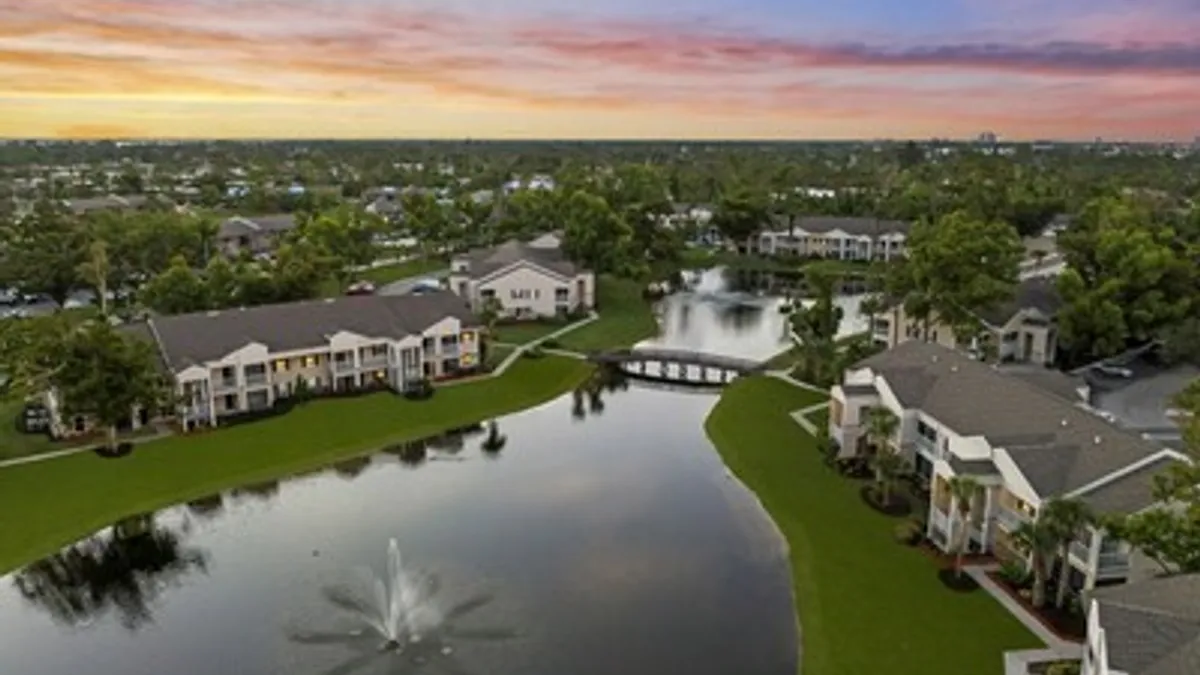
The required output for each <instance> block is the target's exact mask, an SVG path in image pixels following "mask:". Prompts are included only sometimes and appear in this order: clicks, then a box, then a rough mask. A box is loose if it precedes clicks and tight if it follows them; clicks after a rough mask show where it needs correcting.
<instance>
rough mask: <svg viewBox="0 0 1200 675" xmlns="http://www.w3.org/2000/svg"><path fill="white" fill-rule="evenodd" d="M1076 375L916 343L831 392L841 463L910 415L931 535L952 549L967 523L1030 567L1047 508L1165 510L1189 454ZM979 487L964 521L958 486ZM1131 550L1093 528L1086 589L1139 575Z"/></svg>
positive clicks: (912, 449) (1084, 553) (909, 449)
mask: <svg viewBox="0 0 1200 675" xmlns="http://www.w3.org/2000/svg"><path fill="white" fill-rule="evenodd" d="M1084 398H1085V392H1084V391H1080V385H1079V383H1078V382H1076V381H1074V380H1073V379H1072V378H1069V377H1068V376H1066V375H1063V374H1061V373H1055V372H1052V371H1046V370H1043V369H1022V370H1017V371H1009V370H1002V369H999V368H997V367H995V366H991V365H988V364H985V363H981V362H979V361H976V360H974V359H972V358H970V357H969V356H967V355H966V354H963V353H962V352H959V351H956V350H953V349H949V348H947V347H944V346H942V345H939V344H935V343H928V342H922V341H918V340H911V341H907V342H903V343H901V344H900V345H898V346H896V347H894V348H892V349H890V350H888V351H886V352H882V353H880V354H877V355H875V356H872V357H870V358H867V359H865V360H864V361H862V362H860V363H858V364H856V365H855V366H854V367H852V368H850V369H849V370H847V371H846V372H845V374H844V377H843V380H842V382H841V384H838V385H836V386H834V387H833V388H832V390H831V395H830V413H829V434H830V437H831V438H832V440H833V441H834V442H835V443H836V444H837V445H838V447H839V448H840V449H839V456H840V457H853V456H856V455H859V454H860V453H864V452H867V451H868V448H867V439H866V434H867V419H868V412H869V410H870V409H872V408H878V407H883V408H886V409H888V410H890V411H891V412H892V413H893V414H895V415H896V417H897V418H898V419H899V421H900V424H899V426H898V429H897V431H896V433H895V435H894V436H893V437H892V438H891V439H889V445H890V446H891V448H892V449H893V450H894V451H896V452H899V453H900V454H901V455H902V456H903V457H904V458H905V459H907V460H908V462H909V465H910V467H911V468H912V471H913V473H914V474H915V475H916V477H917V480H918V481H919V484H921V485H922V486H923V487H924V488H925V489H926V490H927V491H928V493H929V495H930V500H929V501H930V504H929V512H928V519H927V523H928V530H927V535H928V536H929V538H930V540H931V541H933V542H934V543H935V544H936V545H937V546H939V547H940V548H942V549H943V550H947V551H949V550H951V549H952V547H953V546H954V544H955V542H956V541H957V540H958V539H959V537H960V535H961V534H962V533H963V529H962V528H966V534H967V539H968V541H969V542H970V544H971V547H972V548H973V549H974V550H976V551H980V552H986V553H991V554H994V555H996V556H997V557H1000V558H1002V559H1015V560H1022V561H1026V562H1028V561H1027V560H1026V558H1025V555H1024V554H1023V553H1022V552H1021V551H1020V549H1019V548H1018V547H1017V546H1015V545H1014V543H1013V533H1014V532H1015V531H1016V529H1017V528H1018V527H1020V525H1021V523H1023V522H1025V521H1028V520H1031V519H1036V518H1037V516H1038V512H1039V510H1040V509H1041V508H1042V507H1043V506H1044V505H1045V504H1046V503H1047V501H1049V500H1051V499H1055V498H1077V499H1080V500H1082V501H1083V502H1085V503H1086V504H1087V505H1088V506H1090V507H1091V508H1092V510H1093V511H1095V512H1096V513H1098V514H1101V515H1106V514H1123V513H1132V512H1136V511H1139V510H1142V509H1147V508H1154V507H1156V504H1155V501H1154V498H1153V494H1152V487H1153V483H1154V479H1155V477H1156V476H1157V475H1159V474H1160V473H1162V472H1163V471H1166V470H1167V469H1168V468H1169V467H1171V466H1172V465H1174V464H1176V463H1178V462H1186V461H1188V460H1187V457H1186V456H1185V455H1183V454H1181V453H1179V452H1176V451H1174V450H1171V449H1168V448H1165V447H1162V446H1160V445H1159V444H1157V443H1156V442H1154V441H1152V440H1150V439H1148V438H1144V437H1142V436H1141V435H1139V434H1137V433H1134V432H1131V431H1128V430H1125V429H1122V428H1120V427H1117V426H1115V425H1113V424H1111V423H1109V422H1108V421H1106V420H1104V419H1103V418H1101V417H1100V416H1099V415H1097V414H1096V413H1095V412H1094V411H1092V410H1091V409H1090V408H1089V407H1088V406H1087V404H1086V402H1085V400H1084ZM955 476H971V477H972V478H974V479H975V480H976V482H977V483H978V484H979V485H980V488H979V490H978V492H977V493H976V494H975V495H974V498H973V500H972V504H971V508H970V516H969V517H968V518H967V519H965V520H966V522H963V519H962V518H961V517H960V516H959V515H958V514H959V509H958V508H957V504H955V502H954V498H953V497H952V495H951V492H950V489H949V485H950V480H951V479H952V478H953V477H955ZM1130 553H1131V551H1130V549H1129V546H1128V545H1127V544H1126V543H1124V542H1122V541H1119V540H1117V539H1115V538H1113V537H1111V536H1108V535H1107V533H1105V532H1104V531H1103V530H1102V529H1100V528H1097V527H1089V528H1088V529H1087V531H1086V532H1084V533H1081V536H1080V538H1079V540H1078V541H1076V542H1075V543H1074V544H1073V545H1072V546H1071V547H1070V553H1069V560H1070V564H1071V566H1072V568H1073V569H1074V573H1073V582H1074V583H1075V584H1076V586H1077V587H1081V588H1092V587H1094V586H1095V585H1096V584H1098V583H1106V582H1115V581H1121V580H1125V579H1127V578H1129V575H1130V568H1131V556H1130Z"/></svg>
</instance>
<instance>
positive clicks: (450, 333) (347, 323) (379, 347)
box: [129, 292, 480, 430]
mask: <svg viewBox="0 0 1200 675" xmlns="http://www.w3.org/2000/svg"><path fill="white" fill-rule="evenodd" d="M129 329H130V330H133V331H136V332H137V333H138V334H140V335H141V336H142V337H144V338H145V339H147V340H151V341H153V343H154V344H155V345H157V347H158V351H159V354H160V356H161V358H162V363H163V367H164V369H165V370H166V371H167V372H168V373H169V374H170V376H171V378H172V379H173V380H174V382H175V385H176V393H177V395H178V397H179V400H180V404H179V406H178V410H177V414H178V420H179V422H180V424H181V425H182V426H183V427H184V429H185V430H187V429H192V428H195V427H198V426H213V425H217V424H219V423H220V420H221V419H222V418H223V417H227V416H231V415H238V414H240V413H245V412H250V411H257V410H262V409H266V408H269V407H271V406H273V405H274V404H275V402H276V400H277V399H282V398H287V397H290V396H292V395H294V394H295V393H296V391H297V389H298V388H307V389H308V390H310V391H313V392H315V393H321V392H342V391H350V390H356V389H362V388H371V387H387V388H391V389H393V390H396V391H403V390H405V389H406V388H408V387H410V386H411V385H413V384H414V383H416V382H418V381H420V380H423V379H441V378H448V377H453V376H456V375H459V374H464V373H470V372H472V371H474V370H475V369H476V368H478V367H479V365H480V361H479V331H480V326H479V325H478V320H477V319H476V318H475V316H474V315H473V314H472V313H471V312H470V310H469V309H468V308H467V306H466V305H465V303H463V302H462V300H461V299H460V298H458V297H457V296H455V295H454V294H452V293H448V292H438V293H427V294H422V295H404V296H357V297H339V298H330V299H327V300H315V301H308V302H297V303H287V304H279V305H265V306H261V307H250V308H245V309H233V310H223V311H218V312H199V313H194V314H183V315H178V316H166V317H156V318H152V319H149V320H147V321H145V322H143V323H138V324H131V325H130V326H129Z"/></svg>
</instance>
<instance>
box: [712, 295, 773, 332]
mask: <svg viewBox="0 0 1200 675" xmlns="http://www.w3.org/2000/svg"><path fill="white" fill-rule="evenodd" d="M762 318H763V308H762V307H760V306H758V305H750V304H745V303H740V302H737V303H733V304H730V305H726V306H724V307H722V308H721V309H720V310H719V311H718V312H717V320H718V321H720V322H721V323H722V324H725V325H726V326H730V327H732V328H733V330H734V331H737V332H741V331H745V330H752V329H754V328H757V327H758V324H760V323H762Z"/></svg>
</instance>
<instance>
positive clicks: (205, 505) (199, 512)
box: [186, 492, 225, 520]
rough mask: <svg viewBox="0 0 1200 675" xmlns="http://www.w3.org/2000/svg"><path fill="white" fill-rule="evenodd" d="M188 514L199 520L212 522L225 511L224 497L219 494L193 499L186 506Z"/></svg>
mask: <svg viewBox="0 0 1200 675" xmlns="http://www.w3.org/2000/svg"><path fill="white" fill-rule="evenodd" d="M186 506H187V510H188V513H191V514H192V515H193V516H196V517H197V518H199V519H201V520H212V519H213V518H216V517H217V516H219V515H221V513H222V512H223V511H225V496H224V495H222V494H221V493H219V492H218V493H217V494H215V495H209V496H207V497H201V498H200V499H193V500H192V501H190V502H188V503H187V504H186Z"/></svg>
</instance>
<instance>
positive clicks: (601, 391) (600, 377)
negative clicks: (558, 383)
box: [571, 365, 629, 420]
mask: <svg viewBox="0 0 1200 675" xmlns="http://www.w3.org/2000/svg"><path fill="white" fill-rule="evenodd" d="M628 388H629V378H628V377H626V375H625V373H624V372H622V371H621V369H620V367H619V366H616V365H605V366H601V367H599V368H597V369H596V370H595V372H593V373H592V376H591V377H590V378H589V379H588V381H587V382H584V383H583V384H581V385H579V386H578V387H576V388H575V390H574V391H573V392H571V395H572V405H571V417H573V418H575V419H577V420H581V419H584V418H586V417H587V416H588V415H600V414H602V413H603V412H604V396H605V394H609V393H612V392H616V391H625V390H626V389H628Z"/></svg>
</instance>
